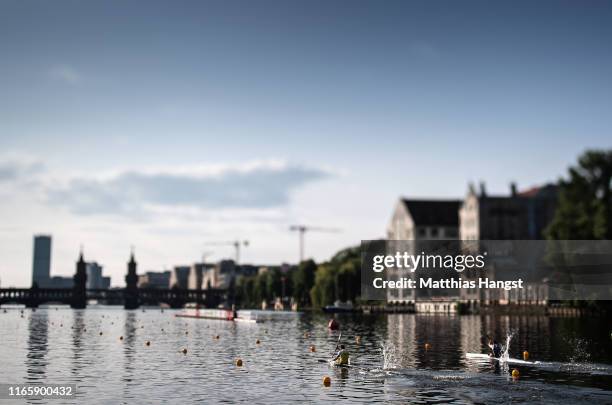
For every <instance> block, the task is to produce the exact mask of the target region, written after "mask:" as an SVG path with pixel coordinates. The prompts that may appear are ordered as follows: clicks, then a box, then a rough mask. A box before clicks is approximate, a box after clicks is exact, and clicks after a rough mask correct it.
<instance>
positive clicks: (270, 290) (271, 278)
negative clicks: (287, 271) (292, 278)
mask: <svg viewBox="0 0 612 405" xmlns="http://www.w3.org/2000/svg"><path fill="white" fill-rule="evenodd" d="M265 276H266V297H267V299H268V300H273V299H275V298H276V297H280V295H281V289H282V281H281V272H280V269H278V268H276V267H273V268H271V269H269V270H268V271H267V272H266V273H265Z"/></svg>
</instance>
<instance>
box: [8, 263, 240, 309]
mask: <svg viewBox="0 0 612 405" xmlns="http://www.w3.org/2000/svg"><path fill="white" fill-rule="evenodd" d="M73 280H74V286H73V288H39V287H38V286H36V285H34V286H32V288H1V289H0V305H3V304H9V303H11V304H23V305H25V306H26V307H28V308H36V307H38V306H39V305H41V304H45V303H61V304H66V305H70V306H71V307H72V308H85V307H86V306H87V302H88V301H96V302H98V303H102V304H108V305H123V306H124V307H125V308H126V309H135V308H138V307H140V306H141V305H160V304H167V305H169V306H170V307H172V308H182V307H183V306H184V305H185V304H187V303H196V304H198V305H200V306H201V307H204V308H215V307H217V306H218V305H219V304H221V303H223V302H227V301H229V300H231V298H232V294H230V293H229V292H228V290H223V289H216V288H212V289H211V288H207V289H195V290H193V289H183V288H177V287H174V288H168V289H157V288H138V286H137V284H138V275H137V274H136V261H135V260H134V254H133V253H132V255H131V257H130V261H129V262H128V273H127V275H126V277H125V281H126V287H125V288H116V289H115V288H113V289H87V288H86V287H85V286H86V282H87V273H86V271H85V260H84V259H83V253H82V252H81V255H80V257H79V260H78V262H77V263H76V273H75V275H74V277H73Z"/></svg>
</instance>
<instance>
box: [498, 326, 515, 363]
mask: <svg viewBox="0 0 612 405" xmlns="http://www.w3.org/2000/svg"><path fill="white" fill-rule="evenodd" d="M513 337H514V332H513V331H508V333H506V344H505V345H502V354H501V356H500V357H499V360H500V361H501V362H504V363H506V362H507V361H508V359H509V358H510V353H509V351H510V342H511V341H512V338H513Z"/></svg>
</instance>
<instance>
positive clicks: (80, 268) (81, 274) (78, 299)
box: [70, 251, 87, 309]
mask: <svg viewBox="0 0 612 405" xmlns="http://www.w3.org/2000/svg"><path fill="white" fill-rule="evenodd" d="M85 267H86V265H85V260H84V259H83V251H81V254H80V255H79V261H78V262H77V263H76V273H75V274H74V277H73V278H72V279H73V281H74V285H73V287H72V302H71V303H70V306H71V307H72V308H75V309H83V308H85V307H86V306H87V287H86V284H87V272H86V270H85Z"/></svg>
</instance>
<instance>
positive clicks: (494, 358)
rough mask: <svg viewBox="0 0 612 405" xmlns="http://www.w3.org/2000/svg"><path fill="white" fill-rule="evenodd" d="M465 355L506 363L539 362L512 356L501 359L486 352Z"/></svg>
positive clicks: (526, 363) (532, 363)
mask: <svg viewBox="0 0 612 405" xmlns="http://www.w3.org/2000/svg"><path fill="white" fill-rule="evenodd" d="M465 357H466V358H468V359H483V360H497V361H499V362H506V363H508V364H525V365H534V364H539V363H540V362H539V361H526V360H519V359H513V358H508V359H501V358H498V357H493V356H489V355H488V354H484V353H466V354H465Z"/></svg>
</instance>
